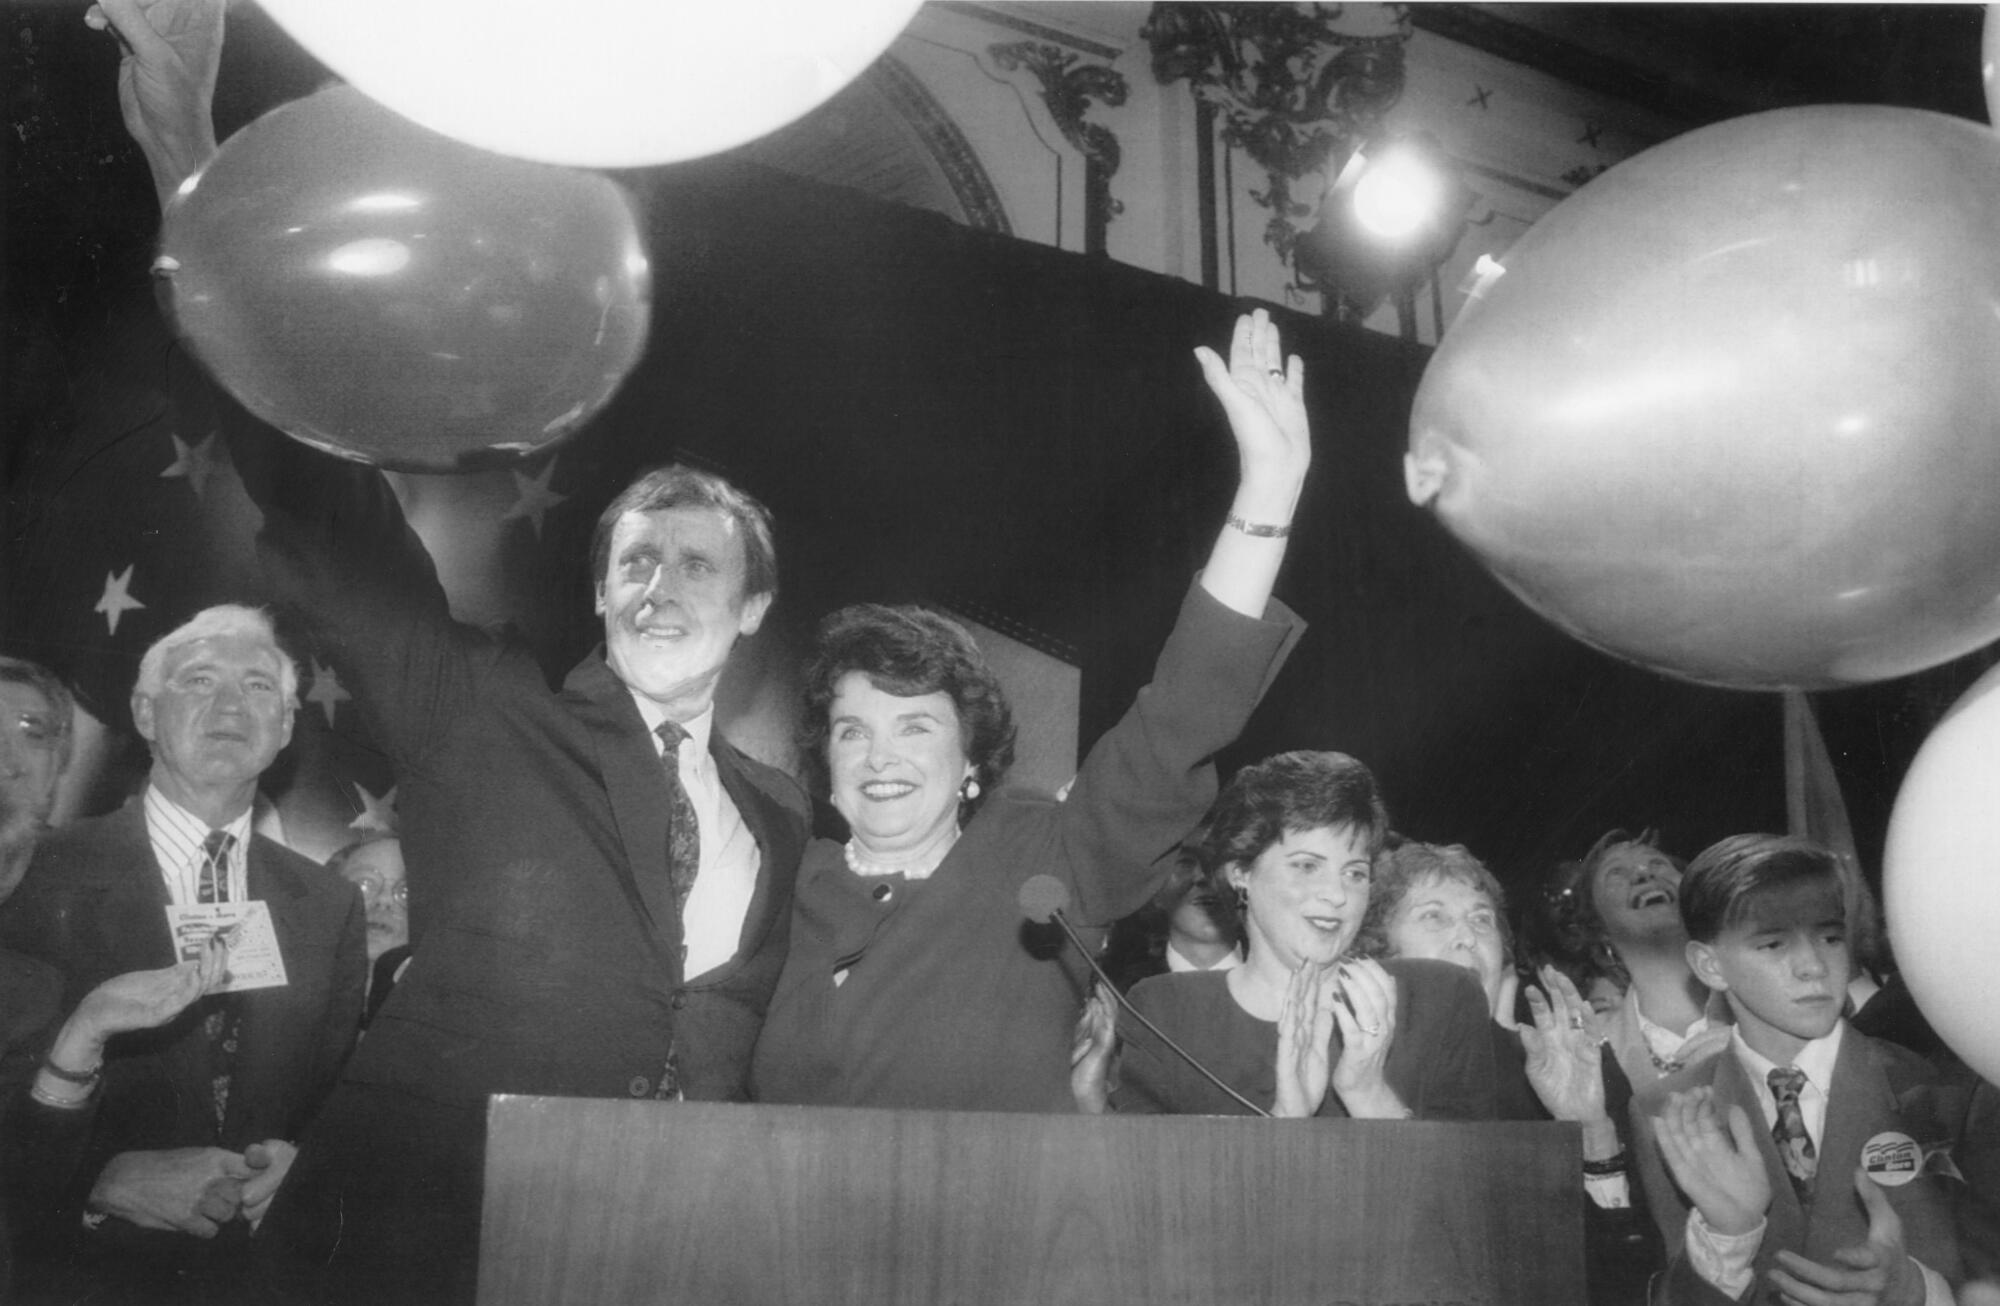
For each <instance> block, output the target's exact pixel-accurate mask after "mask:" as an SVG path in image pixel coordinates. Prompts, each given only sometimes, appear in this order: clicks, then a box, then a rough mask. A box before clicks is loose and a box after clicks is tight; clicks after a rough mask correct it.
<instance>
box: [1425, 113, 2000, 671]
mask: <svg viewBox="0 0 2000 1306" xmlns="http://www.w3.org/2000/svg"><path fill="white" fill-rule="evenodd" d="M1996 222H2000V135H1996V134H1995V133H1994V132H1992V131H1990V130H1987V129H1985V128H1982V127H1980V126H1978V125H1977V124H1975V123H1971V122H1967V121H1964V120H1961V119H1957V118H1947V117H1943V116H1941V115H1937V114H1931V113H1925V112H1920V111H1917V110H1909V109H1885V108H1870V107H1849V106H1839V107H1822V108H1808V109H1786V110H1780V111H1777V112H1773V113H1765V114H1757V115H1753V116H1750V117H1746V118H1739V119H1735V120H1733V121H1730V122H1725V123H1721V124H1718V125H1716V126H1713V127H1707V128H1704V129H1702V130H1699V131H1695V132H1690V133H1689V134H1687V135H1685V136H1681V137H1678V138H1676V139H1674V140H1672V141H1669V142H1667V143H1666V144H1664V145H1660V146H1657V147H1655V148H1654V149H1651V150H1648V151H1646V152H1645V153H1643V154H1640V155H1638V156H1636V157H1634V158H1632V159H1630V160H1628V161H1627V162H1625V163H1622V164H1620V165H1619V166H1617V167H1615V168H1612V169H1611V170H1610V171H1608V172H1606V173H1604V174H1603V175H1602V176H1600V177H1598V178H1597V179H1596V180H1594V181H1592V182H1591V183H1589V184H1588V185H1587V186H1585V187H1584V188H1583V189H1582V190H1580V191H1578V192H1577V193H1576V194H1575V195H1573V196H1571V197H1570V198H1569V199H1567V200H1565V201H1564V202H1563V203H1561V204H1559V205H1558V206H1557V207H1556V208H1555V209H1553V210H1552V211H1551V212H1550V213H1549V214H1548V215H1547V216H1546V217H1544V218H1543V219H1542V220H1541V221H1540V222H1539V223H1537V224H1536V225H1535V226H1534V227H1533V228H1532V229H1531V230H1529V231H1528V232H1527V234H1526V235H1524V236H1523V237H1522V238H1521V240H1520V241H1519V242H1518V243H1517V244H1516V245H1515V247H1514V248H1513V249H1512V250H1510V251H1508V253H1507V254H1506V255H1505V257H1504V258H1503V259H1502V260H1501V261H1500V263H1499V265H1498V266H1497V267H1492V268H1489V269H1488V270H1486V271H1485V272H1484V273H1483V274H1482V278H1481V280H1480V281H1479V282H1478V283H1477V284H1476V285H1475V286H1474V287H1473V290H1472V298H1471V301H1470V302H1469V303H1468V304H1467V306H1466V308H1465V309H1464V311H1463V312H1462V313H1461V315H1460V316H1459V319H1458V320H1457V321H1456V322H1455V323H1453V324H1452V326H1451V329H1450V331H1449V333H1448V334H1447V335H1446V337H1445V339H1444V342H1443V343H1442V344H1441V345H1440V346H1439V348H1438V350H1437V353H1436V354H1435V356H1434V357H1433V358H1432V360H1431V362H1430V365H1429V367H1428V369H1427V370H1426V372H1425V374H1424V378H1423V381H1422V384H1421V385H1420V387H1419V390H1418V393H1417V398H1416V404H1415V409H1414V412H1413V414H1412V418H1411V431H1410V453H1409V457H1408V459H1407V462H1406V469H1407V472H1408V477H1409V488H1410V494H1411V497H1412V499H1414V500H1415V501H1416V502H1418V503H1420V504H1429V505H1430V506H1431V507H1432V508H1433V509H1434V510H1435V511H1436V513H1437V514H1438V516H1439V517H1440V518H1441V519H1442V520H1443V522H1444V524H1445V525H1446V526H1447V527H1448V528H1449V529H1450V530H1451V532H1452V533H1453V534H1454V535H1456V536H1457V537H1458V538H1459V539H1460V540H1462V541H1463V542H1464V543H1465V544H1467V545H1468V546H1469V547H1470V548H1471V549H1472V550H1473V551H1474V552H1475V553H1476V554H1478V556H1479V557H1480V558H1481V559H1482V560H1483V561H1484V562H1485V563H1486V565H1487V567H1488V568H1489V569H1490V570H1491V571H1492V572H1493V574H1494V575H1495V576H1497V577H1498V578H1499V579H1500V580H1501V581H1502V582H1504V583H1505V584H1506V585H1507V586H1508V587H1510V588H1511V589H1512V590H1513V591H1514V592H1515V593H1516V594H1518V595H1520V596H1521V598H1523V599H1524V600H1526V601H1527V603H1528V604H1529V605H1530V606H1532V607H1534V608H1535V609H1537V610H1538V611H1540V612H1541V613H1542V614H1543V615H1544V616H1546V617H1548V618H1549V619H1550V620H1552V621H1554V622H1555V623H1556V624H1558V625H1560V626H1562V627H1563V628H1565V629H1567V630H1568V631H1570V632H1571V633H1573V634H1574V635H1576V636H1577V637H1578V638H1580V639H1583V640H1585V641H1587V642H1589V643H1591V644H1594V645H1596V646H1597V647H1599V648H1602V649H1604V650H1606V651H1608V652H1610V653H1613V654H1615V655H1617V656H1619V657H1622V658H1626V659H1628V660H1630V661H1633V662H1637V663H1640V664H1643V665H1645V666H1649V667H1652V668H1655V669H1657V670H1659V671H1663V672H1666V673H1667V674H1670V675H1674V676H1679V677H1682V678H1684V679H1688V680H1693V681H1699V682H1704V683H1710V684H1717V685H1725V686H1737V687H1744V688H1787V687H1789V688H1802V689H1818V688H1831V687H1836V686H1841V685H1851V684H1857V683H1862V682H1866V681H1872V680H1879V679H1884V678H1887V677H1892V676H1900V675H1904V674H1906V673H1909V672H1913V671H1917V670H1920V669H1922V668H1924V667H1928V666H1932V665H1935V664H1937V663H1940V662H1943V661H1946V660H1947V659H1950V658H1953V657H1956V656H1958V655H1960V654H1962V653H1965V652H1967V651H1969V650H1971V649H1974V648H1977V647H1978V646H1980V645H1982V644H1984V643H1986V642H1988V641H1990V640H1992V639H1994V638H1995V637H1996V636H2000V496H1996V495H1995V493H1994V489H1993V487H1994V486H1996V485H2000V239H1995V231H1996Z"/></svg>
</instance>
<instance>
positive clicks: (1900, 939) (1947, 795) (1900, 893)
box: [1882, 669, 2000, 1083]
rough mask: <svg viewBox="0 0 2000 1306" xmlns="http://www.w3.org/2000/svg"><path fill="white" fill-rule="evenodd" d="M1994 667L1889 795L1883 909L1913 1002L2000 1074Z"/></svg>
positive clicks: (1985, 1074)
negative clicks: (1891, 811)
mask: <svg viewBox="0 0 2000 1306" xmlns="http://www.w3.org/2000/svg"><path fill="white" fill-rule="evenodd" d="M1995 794H2000V669H1996V670H1994V671H1991V672H1988V673H1987V674H1986V675H1985V676H1984V677H1982V678H1981V679H1980V680H1979V681H1978V683H1976V684H1974V685H1973V686H1972V688H1971V689H1969V690H1967V691H1966V693H1965V696H1964V697H1963V698H1961V699H1959V701H1958V702H1957V703H1956V704H1955V705H1954V706H1953V707H1952V709H1951V711H1950V712H1948V713H1946V714H1945V718H1944V720H1942V721H1940V722H1939V723H1938V725H1937V727H1936V729H1934V730H1933V731H1932V732H1931V735H1930V738H1928V739H1926V740H1925V741H1924V746H1923V748H1922V749H1920V750H1919V751H1918V753H1917V758H1916V761H1914V762H1912V763H1911V764H1910V769H1909V772H1908V773H1907V774H1906V775H1905V776H1904V777H1903V787H1902V790H1901V791H1900V792H1899V793H1898V794H1897V795H1896V809H1895V814H1894V815H1893V816H1892V817H1891V818H1890V821H1889V839H1888V844H1887V847H1886V848H1885V850H1884V853H1883V871H1882V899H1883V911H1884V914H1885V915H1886V916H1887V917H1888V921H1889V941H1890V944H1891V946H1893V947H1894V949H1895V952H1896V963H1897V965H1898V967H1900V969H1901V970H1902V972H1903V977H1904V979H1905V980H1907V981H1908V983H1909V986H1910V993H1911V995H1912V996H1914V997H1915V998H1916V1000H1917V1006H1918V1007H1919V1008H1921V1009H1922V1011H1923V1013H1924V1016H1925V1018H1926V1019H1928V1020H1929V1021H1930V1023H1931V1028H1933V1029H1934V1030H1936V1031H1937V1033H1938V1035H1939V1037H1941V1038H1943V1039H1944V1041H1945V1042H1946V1043H1948V1044H1949V1045H1950V1046H1951V1049H1952V1050H1953V1051H1954V1052H1956V1053H1958V1055H1959V1056H1961V1057H1963V1058H1964V1059H1965V1062H1966V1064H1967V1065H1969V1066H1971V1067H1972V1068H1973V1069H1974V1070H1976V1071H1978V1072H1979V1074H1980V1076H1981V1077H1982V1078H1984V1079H1987V1080H1991V1081H1993V1082H1996V1083H2000V1005H1995V1003H1994V1001H1993V995H1994V994H1995V993H1996V992H2000V947H1995V946H1994V938H1995V936H1996V934H2000V804H1995V802H1994V801H1993V798H1994V795H1995Z"/></svg>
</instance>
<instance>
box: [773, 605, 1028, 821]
mask: <svg viewBox="0 0 2000 1306" xmlns="http://www.w3.org/2000/svg"><path fill="white" fill-rule="evenodd" d="M855 671H858V672H860V673H861V674H862V675H864V676H866V677H868V683H869V684H871V685H873V686H875V688H877V689H879V690H881V691H882V692H883V693H885V694H895V695H897V696H899V697H905V698H914V697H916V696H917V695H919V694H944V695H945V696H946V697H948V698H950V699H951V703H952V707H953V708H954V709H956V711H957V712H958V726H959V734H960V737H961V738H962V740H963V741H964V745H965V756H966V760H967V761H969V762H971V763H972V768H973V778H974V779H976V780H978V781H979V785H980V788H981V789H983V790H984V791H986V792H987V793H991V792H992V791H993V789H994V788H995V787H996V786H998V785H999V783H1000V781H1001V780H1002V779H1003V778H1004V777H1005V776H1006V774H1007V768H1009V767H1011V766H1012V765H1014V713H1013V709H1011V708H1009V707H1008V706H1007V695H1006V693H1005V692H1004V691H1003V690H1002V689H1001V688H1000V680H999V677H997V676H995V675H994V674H993V672H992V670H991V668H989V667H988V666H987V665H986V658H985V656H984V655H983V654H982V653H980V651H979V645H978V643H977V642H975V641H974V640H973V638H972V635H971V634H970V633H969V632H968V631H967V630H966V629H965V627H963V626H961V625H959V624H958V623H957V622H956V621H953V620H952V619H951V618H950V617H947V616H945V615H943V614H942V613H939V612H933V611H931V610H930V609H929V608H920V607H916V606H914V605H907V604H906V605H898V606H891V605H889V604H886V603H856V604H852V605H850V606H848V607H845V608H841V609H840V610H839V611H837V612H833V613H830V614H829V615H828V616H827V617H826V619H825V620H824V621H822V622H820V626H819V638H818V640H817V642H816V645H815V648H814V652H813V659H812V662H811V663H810V664H809V665H808V666H807V667H806V710H805V716H804V718H803V720H801V721H800V723H799V754H800V756H801V757H802V758H803V759H804V760H805V762H806V765H807V766H809V767H811V768H813V771H814V774H816V775H817V776H818V777H819V780H820V783H821V785H822V787H824V786H825V785H826V784H827V782H828V777H827V775H826V744H827V737H828V732H829V731H830V729H831V727H832V721H831V720H830V719H829V716H828V714H829V712H831V710H832V707H833V699H834V694H835V692H836V691H837V690H838V689H839V687H840V681H841V679H842V677H844V676H846V675H847V674H848V673H849V672H855Z"/></svg>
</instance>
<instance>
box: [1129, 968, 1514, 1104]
mask: <svg viewBox="0 0 2000 1306" xmlns="http://www.w3.org/2000/svg"><path fill="white" fill-rule="evenodd" d="M1382 967H1383V969H1384V970H1386V971H1388V972H1389V974H1390V976H1391V977H1392V978H1393V979H1394V980H1395V981H1396V1035H1395V1038H1394V1039H1393V1040H1391V1042H1390V1044H1389V1057H1388V1060H1387V1062H1386V1063H1385V1064H1384V1066H1383V1070H1382V1073H1383V1077H1384V1078H1385V1079H1387V1080H1388V1082H1389V1087H1391V1088H1393V1089H1394V1090H1396V1096H1397V1097H1399V1098H1401V1099H1402V1102H1403V1105H1405V1106H1407V1107H1409V1108H1410V1109H1411V1110H1412V1111H1414V1112H1416V1114H1417V1118H1418V1119H1420V1120H1491V1119H1493V1118H1494V1080H1493V1040H1492V1038H1491V1037H1490V1036H1489V1035H1488V1034H1487V1032H1486V1027H1487V1026H1488V1025H1490V1024H1492V1023H1493V1022H1492V1019H1491V1017H1489V1016H1488V1015H1487V1009H1486V996H1485V994H1484V993H1483V992H1481V991H1480V988H1479V981H1478V980H1476V979H1474V978H1473V976H1472V973H1471V972H1470V971H1468V970H1466V969H1464V968H1463V967H1460V966H1454V965H1452V964H1451V963H1449V962H1443V961H1417V960H1411V959H1406V958H1395V959H1391V960H1388V961H1384V962H1383V963H1382ZM1131 999H1132V1005H1133V1006H1134V1007H1137V1008H1138V1009H1139V1010H1140V1011H1143V1012H1145V1013H1146V1016H1147V1017H1148V1018H1149V1019H1150V1020H1151V1021H1152V1022H1153V1023H1154V1024H1155V1025H1158V1026H1159V1027H1160V1029H1161V1030H1163V1031H1164V1032H1165V1033H1166V1034H1167V1036H1168V1037H1170V1038H1172V1039H1173V1040H1174V1041H1175V1042H1177V1043H1179V1044H1180V1045H1181V1046H1182V1047H1184V1048H1186V1049H1187V1050H1188V1051H1189V1052H1190V1053H1192V1054H1193V1055H1194V1056H1195V1058H1196V1059H1197V1060H1199V1061H1200V1062H1201V1063H1202V1064H1203V1065H1205V1066H1207V1067H1208V1068H1209V1069H1210V1070H1212V1071H1214V1072H1215V1073H1216V1074H1217V1075H1220V1076H1221V1077H1222V1079H1223V1081H1224V1082H1225V1083H1227V1084H1228V1085H1229V1086H1230V1087H1232V1088H1234V1089H1235V1090H1236V1091H1237V1092H1239V1093H1241V1094H1243V1096H1245V1097H1247V1098H1249V1099H1250V1100H1251V1101H1252V1102H1255V1103H1256V1104H1257V1105H1259V1106H1261V1107H1263V1108H1264V1109H1266V1110H1269V1109H1270V1107H1271V1103H1272V1102H1273V1101H1275V1100H1276V1098H1277V1060H1278V1026H1277V1024H1276V1023H1275V1022H1272V1021H1263V1020H1258V1019H1257V1018H1256V1017H1254V1016H1252V1015H1251V1014H1250V1013H1249V1012H1247V1011H1245V1010H1243V1008H1242V1007H1240V1006H1238V1005H1237V1004H1236V999H1235V998H1233V997H1231V996H1230V995H1229V975H1228V972H1226V971H1201V972H1186V973H1182V974H1167V975H1155V976H1154V977H1153V978H1151V979H1147V980H1141V981H1139V983H1137V984H1135V985H1134V986H1133V987H1132V993H1131ZM1118 1033H1119V1036H1120V1037H1121V1038H1122V1039H1123V1040H1124V1042H1123V1048H1122V1050H1121V1051H1120V1053H1119V1065H1118V1088H1117V1091H1116V1092H1114V1093H1113V1094H1112V1099H1111V1102H1112V1106H1113V1107H1115V1108H1116V1109H1117V1110H1119V1111H1134V1112H1157V1113H1164V1114H1168V1115H1229V1116H1240V1115H1248V1114H1249V1112H1248V1111H1246V1110H1244V1108H1243V1106H1242V1105H1241V1104H1240V1103H1238V1102H1236V1101H1234V1100H1233V1099H1231V1098H1230V1097H1229V1096H1228V1095H1226V1094H1225V1093H1223V1092H1222V1090H1221V1089H1218V1088H1216V1087H1215V1086H1214V1085H1213V1084H1211V1083H1209V1082H1208V1081H1207V1080H1206V1079H1204V1078H1202V1076H1200V1075H1199V1074H1197V1073H1196V1072H1195V1071H1194V1070H1193V1069H1191V1068H1190V1067H1189V1066H1188V1064H1187V1063H1186V1062H1184V1061H1182V1060H1181V1059H1180V1058H1179V1057H1177V1056H1175V1055H1174V1054H1173V1053H1172V1052H1171V1051H1169V1050H1168V1049H1167V1048H1166V1047H1165V1046H1164V1045H1162V1044H1161V1043H1160V1042H1159V1040H1157V1039H1155V1038H1154V1037H1153V1036H1152V1034H1151V1033H1149V1032H1148V1031H1147V1030H1146V1029H1145V1028H1144V1027H1142V1026H1140V1025H1139V1024H1138V1023H1137V1022H1136V1021H1134V1020H1132V1018H1131V1017H1130V1016H1129V1015H1126V1014H1124V1013H1122V1012H1121V1013H1120V1015H1119V1019H1118ZM1332 1055H1333V1056H1334V1057H1335V1058H1336V1059H1337V1058H1338V1057H1339V1056H1340V1031H1339V1030H1338V1029H1336V1030H1335V1031H1334V1034H1333V1053H1332ZM1318 1114H1320V1115H1322V1116H1329V1117H1344V1116H1346V1115H1347V1111H1346V1109H1345V1108H1344V1107H1342V1106H1341V1104H1340V1099H1339V1097H1338V1096H1337V1095H1335V1094H1334V1093H1333V1092H1331V1091H1329V1092H1328V1093H1327V1095H1326V1100H1325V1101H1324V1102H1323V1103H1321V1104H1320V1109H1319V1113H1318Z"/></svg>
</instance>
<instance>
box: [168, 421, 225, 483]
mask: <svg viewBox="0 0 2000 1306" xmlns="http://www.w3.org/2000/svg"><path fill="white" fill-rule="evenodd" d="M167 436H168V438H169V439H171V440H172V441H173V442H174V465H173V466H171V467H169V468H167V470H165V471H164V472H161V473H160V479H161V480H163V481H166V480H173V479H175V478H178V477H185V478H186V479H187V483H188V487H189V488H190V489H192V490H193V491H194V497H195V498H197V499H199V498H200V497H201V492H202V489H203V488H204V487H205V486H206V485H207V484H208V478H209V477H210V476H212V475H214V474H215V433H214V432H212V431H211V432H210V433H209V434H207V435H204V436H203V437H201V439H199V440H197V441H195V442H194V443H193V444H189V443H188V442H187V441H185V440H183V439H181V438H180V436H178V435H176V434H174V433H173V432H172V431H169V432H167Z"/></svg>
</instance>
